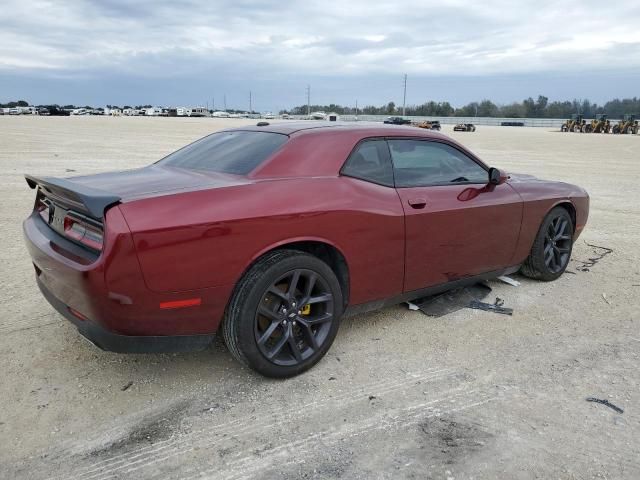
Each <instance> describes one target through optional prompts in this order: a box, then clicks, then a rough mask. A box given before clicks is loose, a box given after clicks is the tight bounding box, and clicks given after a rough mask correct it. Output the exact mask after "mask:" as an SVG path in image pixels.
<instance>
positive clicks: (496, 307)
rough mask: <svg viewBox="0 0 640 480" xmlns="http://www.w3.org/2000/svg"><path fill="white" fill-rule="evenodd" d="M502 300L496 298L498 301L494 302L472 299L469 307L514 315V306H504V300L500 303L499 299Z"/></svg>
mask: <svg viewBox="0 0 640 480" xmlns="http://www.w3.org/2000/svg"><path fill="white" fill-rule="evenodd" d="M500 300H502V299H496V303H493V304H491V303H485V302H480V301H478V300H471V302H469V305H468V307H469V308H473V309H476V310H484V311H487V312H495V313H501V314H503V315H513V308H509V307H503V306H502V305H503V304H504V301H502V303H500V304H498V301H500Z"/></svg>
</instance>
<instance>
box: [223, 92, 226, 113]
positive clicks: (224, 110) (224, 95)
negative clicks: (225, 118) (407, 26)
mask: <svg viewBox="0 0 640 480" xmlns="http://www.w3.org/2000/svg"><path fill="white" fill-rule="evenodd" d="M223 99H224V111H225V112H226V111H227V94H226V93H225V94H224V97H223Z"/></svg>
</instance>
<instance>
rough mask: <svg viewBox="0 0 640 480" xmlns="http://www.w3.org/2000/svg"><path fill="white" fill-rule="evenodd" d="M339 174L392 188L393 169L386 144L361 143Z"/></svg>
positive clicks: (377, 141)
mask: <svg viewBox="0 0 640 480" xmlns="http://www.w3.org/2000/svg"><path fill="white" fill-rule="evenodd" d="M341 173H342V174H343V175H346V176H349V177H354V178H359V179H361V180H366V181H368V182H372V183H377V184H380V185H385V186H387V187H393V168H392V166H391V160H390V158H389V149H388V147H387V143H386V142H385V141H384V140H367V141H365V142H362V143H361V144H360V145H358V147H357V148H356V149H355V150H354V151H353V153H352V154H351V155H350V156H349V158H348V159H347V161H346V163H345V164H344V167H342V172H341Z"/></svg>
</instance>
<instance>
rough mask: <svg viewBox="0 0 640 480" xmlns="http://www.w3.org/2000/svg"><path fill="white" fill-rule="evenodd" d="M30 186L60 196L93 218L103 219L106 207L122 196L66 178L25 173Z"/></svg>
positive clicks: (116, 201)
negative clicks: (40, 176)
mask: <svg viewBox="0 0 640 480" xmlns="http://www.w3.org/2000/svg"><path fill="white" fill-rule="evenodd" d="M24 178H25V179H26V180H27V184H29V187H31V188H36V187H40V188H41V189H42V190H44V192H45V193H46V194H50V195H51V196H52V197H54V198H55V197H57V198H60V199H61V200H62V201H64V202H66V203H69V204H71V206H73V207H75V208H78V209H81V210H84V211H85V212H86V213H88V214H89V215H91V216H92V217H93V218H96V219H101V218H102V217H103V216H104V211H105V209H106V208H107V207H108V206H110V205H114V204H116V203H118V202H120V200H121V197H119V196H118V195H114V194H112V193H109V192H105V191H104V190H100V189H98V188H93V187H87V186H86V185H82V184H81V183H74V182H73V181H72V180H67V179H66V178H55V177H42V178H38V177H33V176H31V175H25V176H24Z"/></svg>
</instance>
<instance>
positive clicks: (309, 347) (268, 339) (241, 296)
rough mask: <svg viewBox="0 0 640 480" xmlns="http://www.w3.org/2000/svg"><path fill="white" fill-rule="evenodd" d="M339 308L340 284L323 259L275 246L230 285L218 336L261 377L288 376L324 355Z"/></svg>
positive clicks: (338, 317)
mask: <svg viewBox="0 0 640 480" xmlns="http://www.w3.org/2000/svg"><path fill="white" fill-rule="evenodd" d="M296 272H297V273H296ZM296 275H297V277H296ZM312 279H313V280H312ZM292 284H293V285H294V288H293V289H292V288H291V286H292ZM309 287H310V290H309ZM291 290H293V292H292V293H291ZM303 290H304V291H303ZM308 300H310V301H308ZM307 307H308V309H307ZM259 309H260V310H259ZM342 309H343V299H342V291H341V289H340V283H339V282H338V279H337V277H336V275H335V274H334V273H333V270H331V268H330V267H329V266H328V265H327V264H326V263H324V262H323V261H322V260H320V259H319V258H317V257H314V256H313V255H310V254H308V253H304V252H300V251H297V250H276V251H273V252H269V253H267V254H266V255H264V256H263V257H262V258H261V259H259V260H258V261H257V262H256V263H255V264H254V265H253V266H252V267H251V268H250V269H249V270H248V271H247V272H246V273H245V275H244V276H243V277H242V279H241V280H240V282H239V283H238V285H237V286H236V288H235V291H234V293H233V296H232V298H231V301H230V303H229V305H228V307H227V311H226V313H225V318H224V321H223V323H222V335H223V338H224V341H225V343H226V345H227V348H228V349H229V351H230V352H231V354H232V355H233V357H235V358H236V360H238V361H239V362H240V363H242V364H244V365H246V366H248V367H249V368H251V369H253V370H254V371H256V372H258V373H260V374H262V375H265V376H267V377H273V378H286V377H292V376H294V375H298V374H300V373H302V372H304V371H306V370H308V369H310V368H311V367H313V366H314V365H315V364H316V363H318V361H319V360H320V359H321V358H322V357H323V356H324V355H325V354H326V353H327V351H328V350H329V348H330V347H331V344H332V343H333V340H334V339H335V336H336V334H337V333H338V328H339V325H340V316H341V315H342ZM304 310H308V311H307V312H305V311H304ZM296 351H297V353H296Z"/></svg>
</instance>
